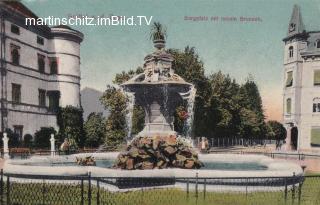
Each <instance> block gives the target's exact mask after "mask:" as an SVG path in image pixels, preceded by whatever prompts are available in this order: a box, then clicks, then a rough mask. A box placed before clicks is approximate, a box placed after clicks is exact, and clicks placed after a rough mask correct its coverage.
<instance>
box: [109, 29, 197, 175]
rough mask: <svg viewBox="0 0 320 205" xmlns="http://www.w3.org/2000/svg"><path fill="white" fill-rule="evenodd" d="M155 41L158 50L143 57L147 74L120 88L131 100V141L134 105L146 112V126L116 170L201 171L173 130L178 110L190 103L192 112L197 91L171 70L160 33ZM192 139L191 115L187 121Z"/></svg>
mask: <svg viewBox="0 0 320 205" xmlns="http://www.w3.org/2000/svg"><path fill="white" fill-rule="evenodd" d="M156 32H160V35H158V36H157V37H156V38H155V39H153V42H154V47H155V48H156V50H155V51H154V52H153V53H152V54H149V55H147V56H146V57H145V58H144V65H143V68H144V72H143V73H141V74H138V75H136V76H134V77H133V78H131V79H130V80H128V81H127V82H125V83H123V84H122V85H121V88H122V89H123V91H124V92H125V93H126V95H127V96H128V97H130V98H129V99H130V100H129V105H128V111H127V113H128V114H127V126H128V138H130V137H131V136H130V135H131V127H130V126H131V122H130V120H131V118H132V110H133V103H136V104H137V105H140V106H141V107H142V108H143V109H144V111H145V125H144V128H143V130H142V131H141V132H140V133H138V135H137V137H136V138H134V139H133V140H132V141H131V144H130V145H129V146H128V148H127V149H126V152H125V153H122V154H120V155H119V157H118V161H117V162H116V165H115V167H116V168H121V169H153V168H168V167H179V168H190V169H191V168H200V167H201V166H202V163H201V162H200V161H199V160H198V155H197V153H196V152H195V151H193V149H192V146H191V145H190V144H188V143H187V142H186V140H184V139H181V137H177V133H176V131H175V130H174V124H173V122H174V117H173V116H174V112H175V110H176V108H177V107H178V106H179V105H181V104H183V103H185V101H186V102H187V103H188V112H190V113H193V104H194V97H195V92H196V89H195V88H194V86H193V85H192V84H190V83H188V82H186V81H185V80H184V79H182V78H181V77H180V76H179V75H177V74H175V73H174V70H173V69H172V62H173V60H174V59H173V57H172V56H171V54H169V53H168V52H166V50H165V38H164V35H163V33H161V32H162V31H161V30H157V31H156ZM186 124H187V134H188V136H190V130H191V125H192V116H191V117H189V119H188V120H187V123H186Z"/></svg>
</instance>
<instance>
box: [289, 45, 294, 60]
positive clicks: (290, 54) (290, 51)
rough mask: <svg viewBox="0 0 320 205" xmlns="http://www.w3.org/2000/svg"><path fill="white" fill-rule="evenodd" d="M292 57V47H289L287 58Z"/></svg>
mask: <svg viewBox="0 0 320 205" xmlns="http://www.w3.org/2000/svg"><path fill="white" fill-rule="evenodd" d="M292 57H293V46H290V47H289V58H292Z"/></svg>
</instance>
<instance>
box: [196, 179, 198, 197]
mask: <svg viewBox="0 0 320 205" xmlns="http://www.w3.org/2000/svg"><path fill="white" fill-rule="evenodd" d="M196 198H197V199H198V173H196Z"/></svg>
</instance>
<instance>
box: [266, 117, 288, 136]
mask: <svg viewBox="0 0 320 205" xmlns="http://www.w3.org/2000/svg"><path fill="white" fill-rule="evenodd" d="M267 126H269V127H270V128H271V133H272V134H271V135H269V136H271V139H275V140H285V139H286V136H287V130H286V128H285V127H284V126H283V125H282V124H281V123H280V122H278V121H275V120H270V121H268V122H267Z"/></svg>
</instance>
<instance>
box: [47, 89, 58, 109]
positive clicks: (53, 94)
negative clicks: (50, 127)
mask: <svg viewBox="0 0 320 205" xmlns="http://www.w3.org/2000/svg"><path fill="white" fill-rule="evenodd" d="M47 93H48V97H49V110H50V111H52V112H56V111H58V108H59V99H60V92H59V91H48V92H47Z"/></svg>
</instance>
